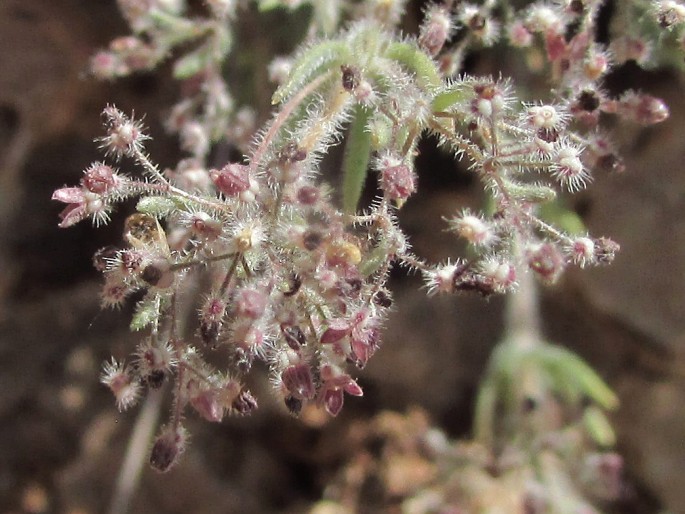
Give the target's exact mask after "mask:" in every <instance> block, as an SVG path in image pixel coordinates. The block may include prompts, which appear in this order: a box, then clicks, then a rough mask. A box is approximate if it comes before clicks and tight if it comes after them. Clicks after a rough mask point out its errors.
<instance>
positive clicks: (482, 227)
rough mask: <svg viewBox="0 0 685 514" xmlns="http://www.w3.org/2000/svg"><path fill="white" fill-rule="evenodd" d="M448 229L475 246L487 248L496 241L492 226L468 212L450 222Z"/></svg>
mask: <svg viewBox="0 0 685 514" xmlns="http://www.w3.org/2000/svg"><path fill="white" fill-rule="evenodd" d="M449 223H450V227H452V229H454V230H455V231H456V232H457V234H459V235H460V236H461V237H463V238H464V239H466V240H467V241H468V242H469V243H471V244H472V245H476V246H488V245H490V244H492V243H493V242H494V241H495V240H496V239H497V234H496V233H495V230H494V228H493V226H492V224H490V223H488V222H486V221H484V220H483V219H482V218H480V217H479V216H475V215H474V214H471V213H470V212H468V211H464V212H463V213H462V214H461V216H457V217H455V218H453V219H451V220H450V222H449Z"/></svg>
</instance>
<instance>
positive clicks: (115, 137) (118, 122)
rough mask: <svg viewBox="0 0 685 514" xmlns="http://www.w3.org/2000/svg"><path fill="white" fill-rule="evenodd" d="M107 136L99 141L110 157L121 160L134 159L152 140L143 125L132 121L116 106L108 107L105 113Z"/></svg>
mask: <svg viewBox="0 0 685 514" xmlns="http://www.w3.org/2000/svg"><path fill="white" fill-rule="evenodd" d="M102 114H103V117H104V118H105V125H106V127H107V135H106V136H104V137H102V138H100V139H99V140H98V141H100V143H101V148H103V149H104V150H105V151H106V152H107V154H108V155H110V154H111V155H114V157H115V158H117V159H119V158H121V157H122V156H124V155H127V156H129V157H133V156H134V155H135V154H136V153H137V152H140V151H142V149H143V143H144V142H145V141H146V140H147V139H150V138H149V137H148V136H147V135H145V133H144V132H143V124H142V123H141V122H140V121H138V120H135V119H131V118H129V117H128V116H126V115H125V114H124V113H123V112H121V111H120V110H119V109H117V108H116V107H114V106H108V107H106V108H105V110H104V111H103V113H102Z"/></svg>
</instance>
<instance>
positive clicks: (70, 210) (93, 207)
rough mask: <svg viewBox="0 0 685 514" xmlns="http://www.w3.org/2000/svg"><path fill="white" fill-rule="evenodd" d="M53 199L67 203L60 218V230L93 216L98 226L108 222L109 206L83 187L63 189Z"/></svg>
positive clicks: (53, 195) (55, 193)
mask: <svg viewBox="0 0 685 514" xmlns="http://www.w3.org/2000/svg"><path fill="white" fill-rule="evenodd" d="M52 199H53V200H57V201H58V202H63V203H66V204H67V206H66V207H65V208H64V210H63V211H62V212H60V213H59V217H60V219H61V220H62V221H61V222H60V223H59V225H58V226H59V227H60V228H67V227H71V226H72V225H76V223H78V222H79V221H81V220H82V219H84V218H87V217H88V216H90V215H91V214H92V215H93V221H94V223H95V224H96V225H98V224H100V222H103V221H107V219H108V217H107V205H106V203H105V202H104V200H103V199H102V197H101V196H100V195H99V194H96V193H92V192H90V191H88V190H86V189H83V188H82V187H63V188H61V189H57V190H56V191H55V192H54V193H52Z"/></svg>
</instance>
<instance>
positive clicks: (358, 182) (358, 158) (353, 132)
mask: <svg viewBox="0 0 685 514" xmlns="http://www.w3.org/2000/svg"><path fill="white" fill-rule="evenodd" d="M368 119H369V111H368V110H367V109H365V108H364V107H362V106H360V105H357V106H356V107H355V111H354V118H353V119H352V124H351V125H350V131H349V134H348V136H347V142H346V143H345V157H344V159H343V165H342V169H343V209H344V210H345V212H347V213H349V214H353V213H354V212H355V211H356V210H357V204H358V203H359V199H360V198H361V195H362V190H363V189H364V181H365V180H366V172H367V169H368V167H369V158H370V157H371V134H370V133H369V131H368V130H367V129H366V123H367V121H368Z"/></svg>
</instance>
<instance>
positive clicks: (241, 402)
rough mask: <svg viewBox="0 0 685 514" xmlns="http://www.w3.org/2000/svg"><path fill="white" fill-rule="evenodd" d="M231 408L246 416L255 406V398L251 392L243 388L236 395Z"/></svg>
mask: <svg viewBox="0 0 685 514" xmlns="http://www.w3.org/2000/svg"><path fill="white" fill-rule="evenodd" d="M231 408H232V409H233V410H234V411H235V412H236V413H237V414H240V415H241V416H247V415H248V414H251V413H252V411H253V410H255V409H256V408H257V400H255V398H254V396H252V393H250V391H248V390H247V389H243V390H242V391H241V392H240V394H239V395H238V397H237V398H236V399H235V400H233V403H232V404H231Z"/></svg>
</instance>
